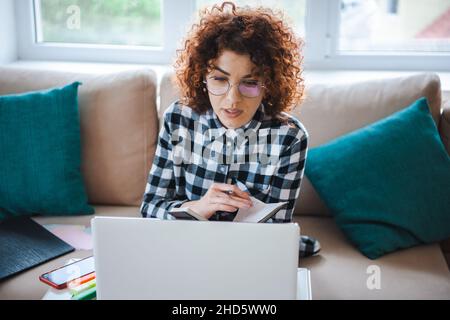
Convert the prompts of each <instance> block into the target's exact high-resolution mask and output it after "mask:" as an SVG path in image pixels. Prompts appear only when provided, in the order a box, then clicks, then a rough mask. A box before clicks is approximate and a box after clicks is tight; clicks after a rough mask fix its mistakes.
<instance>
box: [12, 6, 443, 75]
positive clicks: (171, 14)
mask: <svg viewBox="0 0 450 320" xmlns="http://www.w3.org/2000/svg"><path fill="white" fill-rule="evenodd" d="M34 1H35V0H16V1H15V5H16V27H17V28H16V30H17V33H18V37H17V39H18V56H19V60H46V61H76V62H106V63H133V64H165V65H167V64H171V63H172V62H173V59H174V58H175V51H176V49H177V48H178V46H179V45H180V44H181V43H180V41H181V39H182V38H183V37H184V35H185V32H186V31H187V28H188V27H189V24H190V23H192V18H193V16H194V14H195V12H196V10H197V9H196V1H195V0H183V1H178V0H162V17H161V18H162V24H163V42H164V43H163V45H162V47H143V46H116V45H91V44H89V45H88V44H63V43H37V42H36V39H37V33H36V32H37V30H36V27H35V26H37V24H36V15H35V10H34V8H35V6H34ZM306 6H307V8H306V21H305V33H306V38H305V42H306V46H305V49H304V50H305V51H304V55H305V59H304V67H305V69H309V70H325V69H326V70H414V71H436V70H439V71H450V52H449V53H426V52H419V53H412V52H395V53H392V52H389V53H382V52H367V53H366V52H339V51H338V35H339V16H340V14H339V6H340V0H307V4H306ZM324 12H325V15H324V14H323V13H324ZM174 21H175V22H176V23H173V22H174ZM177 26H181V27H177ZM309 39H312V40H311V42H310V41H309Z"/></svg>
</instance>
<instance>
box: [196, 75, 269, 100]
mask: <svg viewBox="0 0 450 320" xmlns="http://www.w3.org/2000/svg"><path fill="white" fill-rule="evenodd" d="M242 81H245V79H242V80H240V81H239V82H237V83H235V84H231V83H230V80H229V79H227V82H228V89H227V91H225V92H224V93H222V94H215V93H213V92H211V90H210V89H209V88H208V80H207V79H204V80H203V83H204V84H205V87H206V90H208V92H209V93H211V94H212V95H213V96H216V97H220V96H225V95H227V94H228V92H230V90H231V88H232V87H233V86H236V85H237V88H238V92H239V94H240V95H241V96H243V97H245V98H249V99H254V98H258V97H259V96H260V95H261V92H260V93H259V94H258V95H257V96H254V97H249V96H247V95H245V94H243V93H242V92H241V90H240V89H239V85H240V84H241V83H242ZM257 82H258V84H259V85H260V86H261V89H266V88H267V87H266V86H265V85H264V84H263V83H262V82H261V81H259V80H258V81H257Z"/></svg>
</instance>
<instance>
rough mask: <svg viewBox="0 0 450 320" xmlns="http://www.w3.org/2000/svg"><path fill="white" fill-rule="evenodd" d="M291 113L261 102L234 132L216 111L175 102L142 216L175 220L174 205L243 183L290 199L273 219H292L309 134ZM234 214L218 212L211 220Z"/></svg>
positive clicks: (267, 195) (266, 195)
mask: <svg viewBox="0 0 450 320" xmlns="http://www.w3.org/2000/svg"><path fill="white" fill-rule="evenodd" d="M285 116H287V118H288V121H287V123H281V122H280V121H278V120H274V119H272V118H271V117H269V116H268V115H266V114H265V113H264V105H263V104H261V105H260V106H259V108H258V110H257V111H256V113H255V115H254V117H253V119H252V120H251V121H250V122H249V123H247V124H246V125H245V126H244V127H241V128H239V129H235V130H233V129H227V128H226V127H224V126H223V125H222V124H221V123H220V121H219V119H218V118H217V116H216V114H215V113H214V111H213V110H212V109H210V110H209V111H207V112H206V113H204V114H199V113H197V112H195V111H194V110H193V109H191V108H189V107H187V106H183V105H181V104H180V103H179V102H178V101H176V102H174V103H173V104H172V105H171V106H170V107H169V108H168V109H167V110H166V112H165V113H164V124H163V127H162V128H161V131H160V133H159V140H158V146H157V149H156V153H155V157H154V159H153V165H152V168H151V170H150V173H149V176H148V182H147V186H146V188H145V193H144V197H143V202H142V205H141V213H142V215H143V216H144V217H152V218H159V219H174V218H173V217H172V216H171V215H170V214H169V210H170V209H171V208H172V207H179V206H181V205H182V204H183V203H184V202H187V201H193V200H199V199H200V198H201V197H203V196H204V195H205V193H206V192H207V191H208V189H209V188H210V186H211V185H212V184H213V183H215V182H219V183H230V184H237V185H238V187H240V188H241V189H242V190H244V191H247V192H249V193H250V195H251V196H253V197H255V198H257V199H259V200H261V201H263V202H266V203H273V202H284V201H286V202H288V205H287V206H286V207H285V208H284V209H282V210H280V211H279V212H278V213H277V214H276V216H275V217H274V218H273V219H271V221H270V222H275V223H278V222H290V221H292V213H293V210H294V205H295V200H296V199H297V197H298V195H299V193H300V186H301V180H302V178H303V172H304V166H305V161H306V155H307V142H308V133H307V131H306V130H305V128H304V127H303V125H302V124H301V123H300V122H299V121H298V120H297V119H296V118H294V117H292V116H290V115H287V114H285ZM229 217H230V215H229V213H221V212H218V213H216V214H215V215H213V216H212V217H211V219H210V220H227V219H229ZM301 247H302V245H301ZM310 247H311V246H303V248H310Z"/></svg>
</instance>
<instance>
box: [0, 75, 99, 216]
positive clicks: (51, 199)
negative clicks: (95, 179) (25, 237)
mask: <svg viewBox="0 0 450 320" xmlns="http://www.w3.org/2000/svg"><path fill="white" fill-rule="evenodd" d="M79 85H80V83H79V82H75V83H73V84H70V85H68V86H65V87H63V88H56V89H53V90H48V91H42V92H31V93H26V94H19V95H8V96H0V220H2V219H4V218H6V217H14V216H22V215H52V216H53V215H82V214H92V213H94V209H93V208H92V207H91V206H89V205H88V204H87V196H86V191H85V188H84V184H83V179H82V176H81V172H80V163H81V155H80V154H81V146H80V123H79V122H80V121H79V114H78V99H77V93H78V86H79Z"/></svg>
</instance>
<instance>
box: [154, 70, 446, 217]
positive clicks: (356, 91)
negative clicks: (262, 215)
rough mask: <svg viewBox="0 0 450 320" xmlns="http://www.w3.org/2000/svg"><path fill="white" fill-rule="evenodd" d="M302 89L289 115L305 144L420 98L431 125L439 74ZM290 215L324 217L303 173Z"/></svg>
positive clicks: (166, 94)
mask: <svg viewBox="0 0 450 320" xmlns="http://www.w3.org/2000/svg"><path fill="white" fill-rule="evenodd" d="M172 78H173V72H168V73H166V74H165V75H164V76H163V78H162V81H161V87H160V103H161V105H160V108H159V115H160V116H161V115H162V114H163V113H164V111H165V110H166V109H167V107H168V106H169V105H170V104H171V103H172V102H173V101H174V100H176V99H178V95H179V93H178V91H177V89H176V87H175V86H174V85H173V82H172ZM305 92H306V98H305V100H304V101H303V103H302V104H301V105H300V106H298V107H296V108H295V109H294V110H293V111H292V112H291V113H292V114H293V115H294V116H296V117H297V118H298V119H299V120H300V121H301V122H302V123H303V124H304V125H305V127H306V129H307V130H308V132H309V136H310V141H309V147H310V148H311V147H315V146H318V145H321V144H323V143H325V142H328V141H330V140H332V139H334V138H336V137H338V136H341V135H343V134H345V133H348V132H351V131H353V130H356V129H358V128H361V127H364V126H366V125H368V124H370V123H372V122H375V121H377V120H380V119H382V118H385V117H387V116H389V115H390V114H392V113H394V112H396V111H399V110H401V109H403V108H405V107H407V106H408V105H410V104H411V103H412V102H414V101H415V100H417V99H418V98H420V97H422V96H425V97H426V98H427V99H428V103H429V105H430V110H431V113H432V115H433V119H434V120H435V122H436V125H438V124H439V119H440V113H441V86H440V80H439V77H438V76H437V75H436V74H432V73H420V74H416V75H412V76H407V77H399V78H392V79H382V80H372V81H364V82H357V83H352V84H346V85H333V84H314V85H310V86H308V85H307V86H306V91H305ZM294 213H295V214H296V215H329V211H328V209H327V207H326V206H325V204H324V203H323V201H322V200H321V199H320V197H319V196H318V194H317V192H316V191H315V189H314V187H313V186H312V185H311V183H310V181H309V180H308V178H307V177H306V176H305V177H304V179H303V181H302V187H301V190H300V196H299V199H298V201H297V203H296V207H295V211H294Z"/></svg>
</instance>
